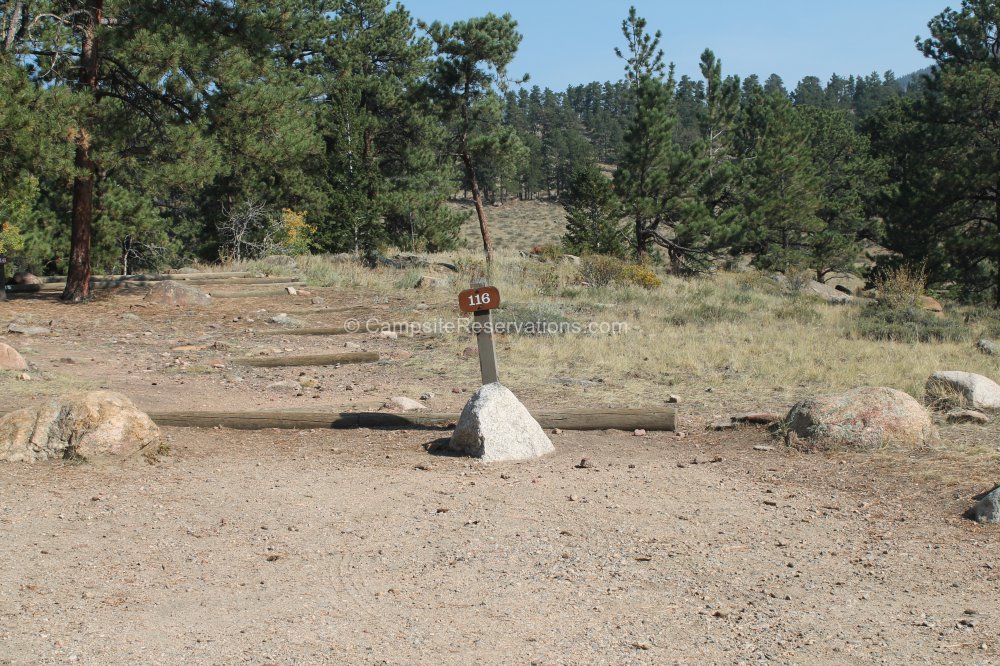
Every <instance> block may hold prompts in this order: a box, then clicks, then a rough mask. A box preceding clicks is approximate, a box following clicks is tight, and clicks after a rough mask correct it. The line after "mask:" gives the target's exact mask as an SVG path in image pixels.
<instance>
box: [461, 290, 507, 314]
mask: <svg viewBox="0 0 1000 666" xmlns="http://www.w3.org/2000/svg"><path fill="white" fill-rule="evenodd" d="M499 305H500V291H499V290H498V289H497V288H496V287H478V288H476V289H466V290H465V291H463V292H462V293H460V294H459V295H458V307H459V309H460V310H461V311H462V312H482V311H483V310H492V309H493V308H495V307H498V306H499Z"/></svg>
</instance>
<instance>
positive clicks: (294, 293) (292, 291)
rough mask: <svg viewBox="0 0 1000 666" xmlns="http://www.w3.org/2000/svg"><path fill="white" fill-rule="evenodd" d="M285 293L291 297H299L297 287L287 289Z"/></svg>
mask: <svg viewBox="0 0 1000 666" xmlns="http://www.w3.org/2000/svg"><path fill="white" fill-rule="evenodd" d="M285 293H286V294H288V295H289V296H297V295H298V293H299V290H298V289H296V288H295V287H285Z"/></svg>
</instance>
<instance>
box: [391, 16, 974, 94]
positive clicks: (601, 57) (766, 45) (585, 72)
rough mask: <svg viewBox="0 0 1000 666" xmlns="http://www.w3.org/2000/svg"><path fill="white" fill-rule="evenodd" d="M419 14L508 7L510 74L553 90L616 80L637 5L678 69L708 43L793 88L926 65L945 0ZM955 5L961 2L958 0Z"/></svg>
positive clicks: (728, 64)
mask: <svg viewBox="0 0 1000 666" xmlns="http://www.w3.org/2000/svg"><path fill="white" fill-rule="evenodd" d="M402 3H403V5H404V6H405V7H406V8H407V9H408V10H409V11H410V13H411V14H413V15H414V16H415V17H417V18H421V19H424V20H427V21H432V20H441V21H449V22H450V21H456V20H461V19H466V18H471V17H473V16H482V15H484V14H486V13H487V12H493V13H494V14H503V13H505V12H510V13H511V14H512V15H513V16H514V18H515V19H516V20H517V21H518V25H519V30H520V31H521V34H522V35H524V40H523V41H522V42H521V48H520V49H519V51H518V57H517V59H516V60H515V61H514V63H513V65H512V66H511V68H510V74H511V75H512V76H520V75H521V74H523V73H524V72H528V73H530V74H531V85H534V84H537V85H539V86H542V87H549V88H552V89H554V90H564V89H565V88H566V86H567V85H570V84H577V83H588V82H590V81H608V80H618V79H620V78H621V77H622V62H621V61H620V60H618V59H617V58H616V57H615V55H614V52H613V50H612V49H613V48H614V47H615V46H619V47H621V46H624V41H623V38H622V35H621V22H622V19H623V18H625V16H627V15H628V8H629V5H630V4H635V6H636V9H637V10H638V12H639V15H640V16H644V17H646V19H647V20H648V21H649V27H650V28H651V29H652V30H653V31H655V30H660V31H662V32H663V39H662V41H661V45H662V47H663V50H664V52H665V56H666V60H667V61H668V62H669V61H673V62H674V63H676V65H677V72H678V76H680V75H681V74H689V75H691V76H699V74H698V58H699V56H700V55H701V52H702V51H703V50H704V49H705V48H706V47H709V48H711V49H712V50H713V51H714V52H715V54H716V56H718V57H719V58H721V60H722V66H723V73H724V74H732V73H735V74H738V75H740V76H741V77H744V76H746V75H748V74H758V75H760V77H761V78H762V79H763V78H766V77H767V76H768V75H769V74H771V73H772V72H776V73H777V74H779V75H780V76H781V77H782V78H783V79H784V80H785V84H786V85H787V86H788V87H789V88H792V87H794V85H795V83H796V82H797V81H798V80H799V79H801V78H802V77H803V76H807V75H810V74H812V75H815V76H818V77H820V79H822V80H823V81H824V82H825V81H826V80H828V79H829V78H830V75H831V74H832V73H834V72H836V73H838V74H842V75H845V76H846V75H848V74H868V73H871V72H873V71H877V72H879V73H881V72H883V71H885V70H887V69H891V70H893V71H894V72H895V73H896V75H897V76H902V75H903V74H908V73H909V72H912V71H913V70H916V69H920V68H922V67H926V66H927V65H928V64H929V61H927V60H926V59H925V58H924V57H923V56H922V55H921V54H920V53H919V52H917V50H916V48H915V47H914V44H913V38H914V37H916V36H917V35H920V36H921V37H922V38H923V37H927V36H928V31H927V22H928V21H929V20H930V19H931V18H932V17H934V16H936V15H937V14H940V13H941V11H943V10H944V8H945V7H946V6H948V0H868V1H861V0H828V1H825V2H817V1H815V0H800V1H798V2H795V1H789V0H746V1H744V2H737V1H722V0H695V1H693V2H692V1H690V0H688V1H687V2H679V1H662V0H661V1H660V2H655V1H654V2H644V1H634V2H619V1H617V0H604V1H601V0H598V1H596V2H572V1H570V0H402ZM951 4H952V5H958V4H960V3H959V2H958V1H957V0H952V1H951Z"/></svg>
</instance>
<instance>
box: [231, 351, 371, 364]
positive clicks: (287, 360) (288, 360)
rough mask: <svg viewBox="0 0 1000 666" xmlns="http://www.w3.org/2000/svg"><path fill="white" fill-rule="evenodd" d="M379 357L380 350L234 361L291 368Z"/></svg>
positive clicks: (248, 358) (252, 357) (255, 357)
mask: <svg viewBox="0 0 1000 666" xmlns="http://www.w3.org/2000/svg"><path fill="white" fill-rule="evenodd" d="M378 359H379V355H378V352H348V353H346V354H316V355H312V356H250V357H247V358H237V359H233V360H232V363H233V364H234V365H245V366H250V367H253V368H289V367H295V366H300V365H338V364H340V365H344V364H347V363H373V362H375V361H377V360H378Z"/></svg>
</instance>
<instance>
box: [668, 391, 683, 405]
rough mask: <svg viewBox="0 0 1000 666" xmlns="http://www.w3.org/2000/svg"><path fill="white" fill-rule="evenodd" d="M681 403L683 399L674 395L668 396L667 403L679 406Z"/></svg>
mask: <svg viewBox="0 0 1000 666" xmlns="http://www.w3.org/2000/svg"><path fill="white" fill-rule="evenodd" d="M680 401H681V397H680V396H679V395H674V394H673V393H669V394H667V402H668V403H672V404H678V403H680Z"/></svg>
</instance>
